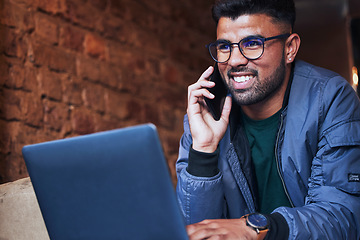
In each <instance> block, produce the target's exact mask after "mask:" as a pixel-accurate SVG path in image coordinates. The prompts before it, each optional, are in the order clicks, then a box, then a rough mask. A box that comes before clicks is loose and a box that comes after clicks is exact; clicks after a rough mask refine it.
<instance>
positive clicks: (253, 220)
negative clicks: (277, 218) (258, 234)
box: [247, 213, 268, 229]
mask: <svg viewBox="0 0 360 240" xmlns="http://www.w3.org/2000/svg"><path fill="white" fill-rule="evenodd" d="M247 221H248V223H249V224H250V225H251V226H252V227H255V228H260V229H261V228H266V227H267V226H268V220H267V218H266V217H265V216H264V215H262V214H259V213H253V214H250V215H249V216H248V217H247Z"/></svg>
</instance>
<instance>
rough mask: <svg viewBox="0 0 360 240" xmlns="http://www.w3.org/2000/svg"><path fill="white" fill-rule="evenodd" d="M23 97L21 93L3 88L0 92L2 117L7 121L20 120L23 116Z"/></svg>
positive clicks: (0, 114)
mask: <svg viewBox="0 0 360 240" xmlns="http://www.w3.org/2000/svg"><path fill="white" fill-rule="evenodd" d="M21 95H22V93H21V92H20V91H16V90H12V89H6V88H3V91H2V92H0V102H1V104H2V106H1V109H0V117H1V118H2V119H5V120H20V119H22V117H23V115H22V112H21Z"/></svg>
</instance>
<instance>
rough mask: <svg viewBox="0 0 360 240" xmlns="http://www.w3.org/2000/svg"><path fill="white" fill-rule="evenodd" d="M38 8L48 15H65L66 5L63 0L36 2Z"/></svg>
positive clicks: (38, 0) (40, 0)
mask: <svg viewBox="0 0 360 240" xmlns="http://www.w3.org/2000/svg"><path fill="white" fill-rule="evenodd" d="M36 1H37V7H38V8H39V9H41V10H43V11H45V12H48V13H53V14H56V13H63V12H64V11H65V4H64V2H63V0H51V1H48V0H36Z"/></svg>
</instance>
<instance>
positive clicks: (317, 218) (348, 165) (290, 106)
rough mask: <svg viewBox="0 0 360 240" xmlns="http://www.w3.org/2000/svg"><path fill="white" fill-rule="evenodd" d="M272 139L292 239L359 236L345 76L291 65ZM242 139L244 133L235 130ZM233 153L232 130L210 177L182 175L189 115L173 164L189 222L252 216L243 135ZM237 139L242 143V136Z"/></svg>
mask: <svg viewBox="0 0 360 240" xmlns="http://www.w3.org/2000/svg"><path fill="white" fill-rule="evenodd" d="M280 121H281V123H280V127H279V131H278V137H277V140H276V158H277V163H278V169H279V173H280V176H281V179H282V181H283V184H284V186H285V190H286V193H287V195H288V197H289V199H290V201H291V203H292V205H293V207H292V208H289V207H279V208H277V209H275V210H274V212H278V213H280V214H282V216H283V217H284V218H285V219H286V221H287V223H288V225H289V239H354V240H357V239H360V180H359V177H360V103H359V99H358V97H357V95H356V93H355V92H354V91H353V89H352V88H351V86H350V85H349V84H348V83H347V82H346V80H344V79H343V78H342V77H340V76H339V75H337V74H336V73H333V72H331V71H328V70H325V69H322V68H319V67H315V66H313V65H310V64H308V63H305V62H303V61H296V63H295V68H294V72H293V81H292V84H291V89H290V94H289V97H288V103H287V105H286V106H285V107H284V109H283V111H282V114H281V120H280ZM238 134H242V135H243V133H242V132H240V133H238ZM242 137H243V139H244V142H243V143H242V144H241V148H242V150H241V151H238V154H237V152H236V151H235V147H234V145H233V143H232V139H233V138H232V136H231V131H230V127H228V130H227V132H226V133H225V136H224V138H223V139H222V140H221V142H220V144H219V147H220V155H219V159H218V168H219V170H220V172H219V173H218V174H217V175H216V176H214V177H209V178H208V177H195V176H192V175H190V174H189V173H188V172H187V171H186V167H187V163H188V154H189V149H190V147H191V144H192V137H191V133H190V129H189V124H188V119H187V116H185V118H184V134H183V136H182V138H181V142H180V150H179V158H178V161H177V163H176V168H177V175H178V184H177V189H176V191H177V196H178V200H179V203H180V206H181V209H182V212H183V215H184V217H185V220H186V223H187V224H190V223H195V222H199V221H201V220H203V219H216V218H239V217H241V216H243V215H244V214H247V213H251V212H254V211H256V207H255V202H256V201H255V200H254V197H253V194H252V191H251V186H250V185H249V182H248V181H247V178H246V174H247V171H249V169H248V168H245V167H243V166H246V164H244V163H245V162H246V161H248V160H249V159H251V156H250V154H249V148H248V145H247V144H248V143H247V141H246V140H245V138H246V137H245V135H243V136H242ZM240 139H241V138H240Z"/></svg>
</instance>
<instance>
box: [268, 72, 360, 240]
mask: <svg viewBox="0 0 360 240" xmlns="http://www.w3.org/2000/svg"><path fill="white" fill-rule="evenodd" d="M333 80H334V81H335V80H336V79H333ZM333 80H330V81H333ZM333 83H334V82H333ZM325 89H326V93H324V95H323V96H322V103H321V104H320V109H319V116H320V121H319V122H321V123H322V124H321V126H319V133H318V135H319V139H318V148H317V149H318V150H317V153H316V156H315V157H314V159H313V161H312V167H311V176H310V179H309V182H308V186H309V189H308V195H307V197H306V199H305V206H303V207H297V208H285V207H281V208H278V209H276V210H275V212H279V213H280V214H282V215H283V216H284V217H285V219H286V221H287V222H288V224H289V229H290V234H289V238H290V239H360V180H359V176H360V103H359V100H358V98H357V96H356V94H355V93H354V92H353V91H352V89H351V87H350V86H349V85H348V84H345V83H343V81H335V84H331V85H330V84H328V85H327V86H326V87H325ZM324 92H325V91H324ZM332 93H333V94H332Z"/></svg>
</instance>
